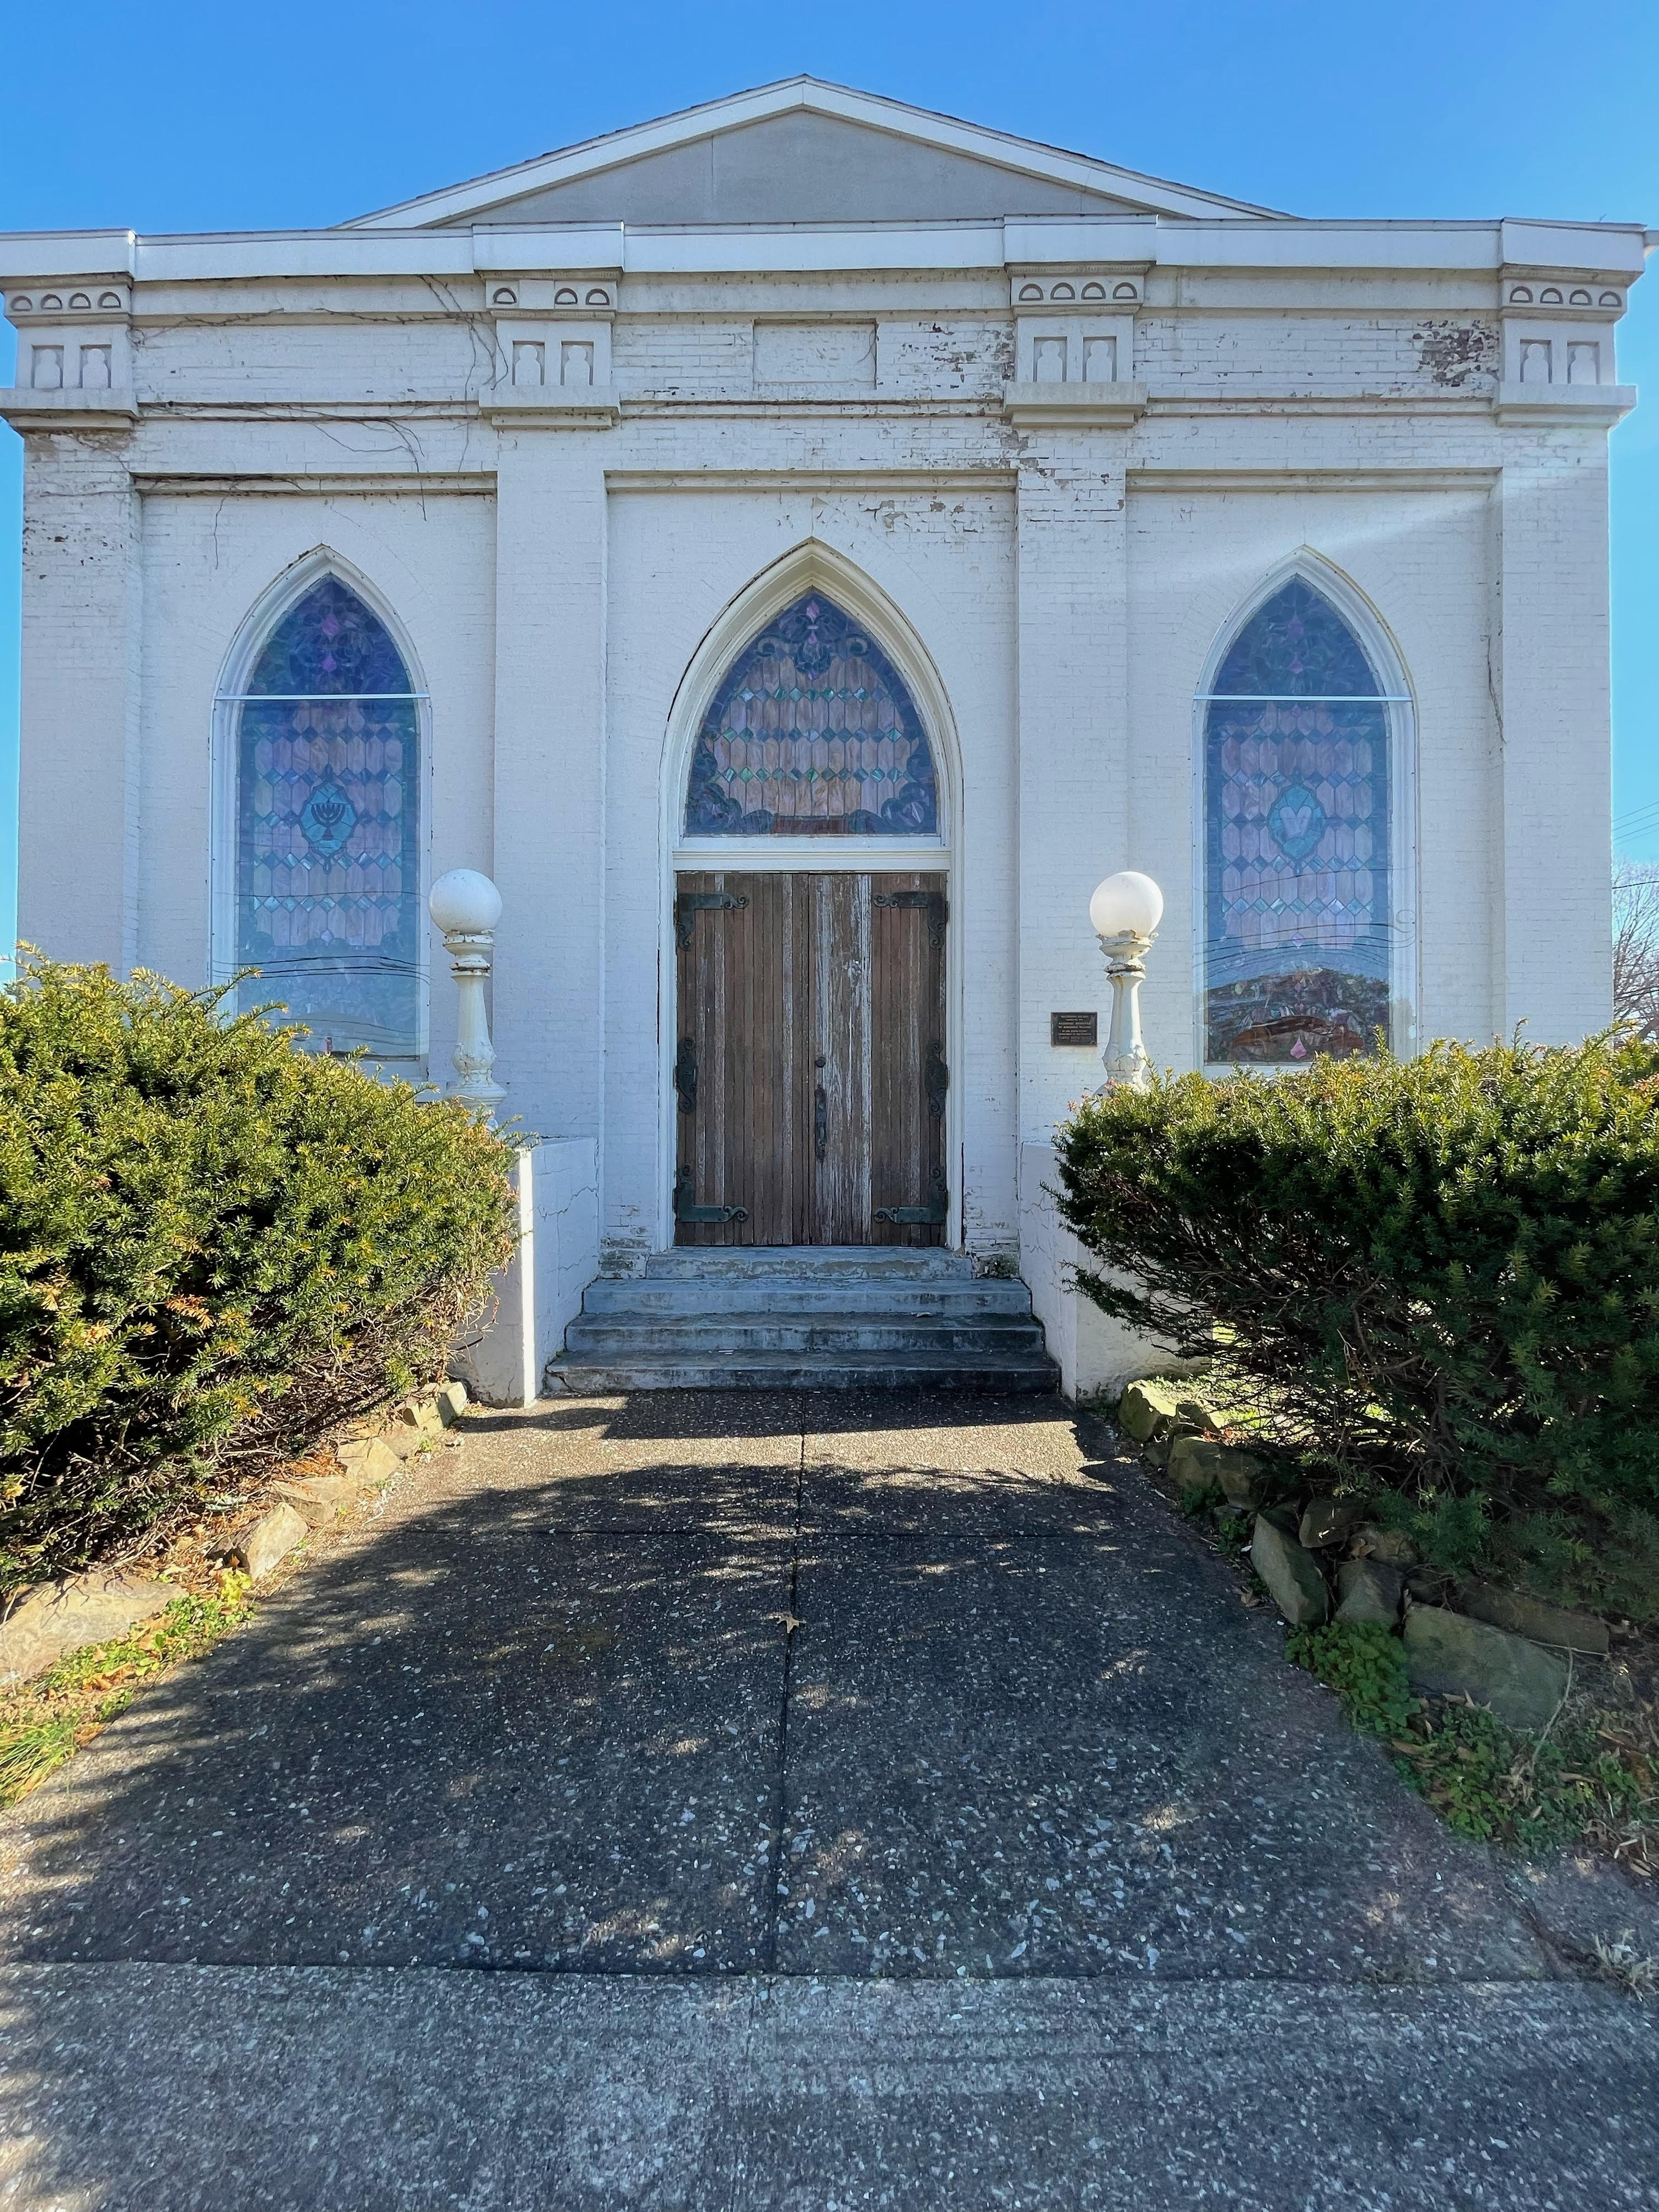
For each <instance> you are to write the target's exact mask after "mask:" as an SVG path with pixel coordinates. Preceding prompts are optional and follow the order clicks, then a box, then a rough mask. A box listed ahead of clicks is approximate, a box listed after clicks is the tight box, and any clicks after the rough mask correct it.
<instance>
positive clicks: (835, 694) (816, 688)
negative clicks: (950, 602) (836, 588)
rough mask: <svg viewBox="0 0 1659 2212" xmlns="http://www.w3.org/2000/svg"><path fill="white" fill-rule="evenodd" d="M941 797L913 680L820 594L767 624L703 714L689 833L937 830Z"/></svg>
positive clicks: (903, 833) (914, 833)
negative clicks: (910, 687) (906, 678)
mask: <svg viewBox="0 0 1659 2212" xmlns="http://www.w3.org/2000/svg"><path fill="white" fill-rule="evenodd" d="M938 831H939V794H938V788H937V785H936V781H935V779H934V775H933V752H932V750H931V749H930V747H929V745H928V742H927V732H926V731H925V730H924V729H923V727H922V724H921V716H920V715H919V714H917V712H916V709H915V704H914V702H912V700H911V697H910V694H909V692H908V690H907V689H906V688H905V684H904V679H903V678H902V677H901V676H900V674H899V672H898V671H897V670H896V668H895V667H894V665H893V664H892V662H891V661H890V659H888V657H887V655H886V654H885V653H884V652H883V651H882V649H881V647H879V646H878V644H877V643H876V641H875V640H874V639H873V638H872V636H871V635H870V633H869V632H868V630H866V629H863V628H862V627H861V626H860V624H858V623H855V622H854V621H853V620H852V619H851V617H849V616H848V615H846V614H844V613H843V612H842V610H841V609H840V608H839V607H838V606H836V605H835V603H834V602H833V601H832V600H830V599H827V598H826V597H825V596H824V594H823V592H808V593H807V594H806V595H805V598H803V599H797V600H796V602H795V604H794V605H793V606H792V607H789V608H788V609H787V610H786V611H785V612H784V613H782V614H781V615H780V616H778V617H776V619H775V621H773V622H772V623H769V624H768V626H767V628H766V629H764V630H763V631H762V633H761V635H759V636H758V637H757V638H756V640H755V641H754V642H753V643H752V644H751V645H749V646H747V647H744V651H743V652H742V653H739V654H738V657H737V659H736V660H735V661H734V662H733V663H732V667H731V669H730V670H729V671H728V672H727V674H726V678H725V680H724V682H723V683H722V684H721V685H720V690H719V692H718V693H717V695H716V696H715V699H714V704H713V705H712V706H711V707H710V708H709V710H708V714H706V715H705V716H704V718H703V725H702V730H701V731H700V732H698V736H697V743H696V750H695V751H694V752H693V754H692V757H691V773H690V778H689V780H688V782H687V787H686V799H685V833H686V835H687V836H689V837H709V836H725V837H836V836H841V837H849V836H855V837H931V836H937V835H938Z"/></svg>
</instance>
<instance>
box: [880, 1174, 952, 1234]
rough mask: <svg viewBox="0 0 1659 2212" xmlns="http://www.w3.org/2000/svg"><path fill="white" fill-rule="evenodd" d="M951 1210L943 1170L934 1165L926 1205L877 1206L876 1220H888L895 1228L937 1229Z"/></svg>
mask: <svg viewBox="0 0 1659 2212" xmlns="http://www.w3.org/2000/svg"><path fill="white" fill-rule="evenodd" d="M950 1211H951V1194H950V1192H949V1190H947V1189H946V1188H945V1170H944V1169H943V1168H939V1167H936V1168H935V1169H934V1170H933V1181H932V1184H931V1187H930V1190H929V1195H928V1200H927V1205H926V1206H878V1207H877V1208H876V1218H877V1220H878V1221H890V1222H891V1223H892V1224H893V1225H894V1227H895V1228H896V1229H937V1228H939V1227H940V1226H941V1225H942V1224H943V1223H944V1220H945V1216H946V1215H947V1214H948V1213H949V1212H950Z"/></svg>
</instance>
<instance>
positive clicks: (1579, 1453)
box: [1059, 1038, 1659, 1566]
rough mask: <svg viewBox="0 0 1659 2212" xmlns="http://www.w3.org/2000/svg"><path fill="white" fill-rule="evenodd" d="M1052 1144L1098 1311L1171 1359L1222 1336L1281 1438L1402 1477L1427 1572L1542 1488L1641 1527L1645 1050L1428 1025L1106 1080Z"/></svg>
mask: <svg viewBox="0 0 1659 2212" xmlns="http://www.w3.org/2000/svg"><path fill="white" fill-rule="evenodd" d="M1059 1152H1060V1182H1061V1189H1060V1210H1061V1212H1062V1213H1063V1215H1064V1217H1065V1218H1066V1221H1067V1222H1068V1224H1069V1225H1070V1226H1071V1227H1072V1228H1073V1230H1074V1231H1075V1232H1076V1233H1077V1235H1078V1237H1079V1239H1080V1240H1081V1242H1082V1243H1083V1245H1084V1246H1085V1249H1086V1250H1087V1252H1088V1253H1089V1254H1090V1255H1091V1256H1092V1258H1093V1261H1095V1263H1096V1264H1095V1265H1094V1266H1093V1267H1091V1268H1089V1269H1085V1271H1083V1272H1082V1273H1080V1276H1079V1281H1080V1284H1081V1286H1082V1288H1083V1289H1084V1290H1085V1291H1086V1292H1087V1294H1088V1295H1089V1296H1090V1297H1092V1298H1093V1299H1094V1300H1095V1302H1096V1303H1097V1304H1098V1305H1100V1306H1101V1307H1102V1308H1103V1310H1105V1311H1106V1312H1108V1313H1109V1314H1112V1315H1114V1316H1116V1317H1117V1318H1119V1319H1120V1320H1122V1321H1125V1322H1130V1323H1133V1324H1137V1325H1139V1326H1140V1327H1142V1328H1148V1329H1151V1330H1152V1331H1153V1332H1155V1333H1156V1334H1158V1335H1160V1336H1162V1337H1164V1338H1165V1339H1166V1340H1170V1341H1172V1342H1174V1343H1175V1344H1176V1346H1177V1347H1178V1348H1179V1349H1180V1350H1182V1352H1203V1351H1206V1350H1210V1351H1213V1350H1214V1349H1215V1348H1216V1347H1217V1346H1218V1345H1219V1346H1221V1347H1222V1349H1223V1350H1224V1351H1225V1364H1226V1365H1227V1366H1228V1368H1229V1369H1230V1370H1231V1373H1232V1375H1233V1376H1235V1377H1237V1380H1238V1382H1239V1383H1241V1384H1242V1385H1243V1387H1244V1388H1246V1389H1250V1390H1253V1391H1254V1392H1255V1393H1256V1394H1257V1395H1258V1396H1259V1397H1260V1398H1261V1401H1263V1402H1264V1403H1266V1404H1269V1405H1271V1407H1273V1411H1274V1413H1275V1416H1276V1418H1277V1419H1278V1420H1279V1426H1280V1434H1281V1437H1284V1438H1285V1439H1286V1440H1287V1441H1288V1442H1290V1443H1292V1444H1296V1445H1299V1446H1300V1447H1301V1448H1302V1449H1304V1451H1305V1452H1307V1453H1309V1454H1310V1455H1315V1456H1316V1457H1317V1458H1318V1459H1319V1461H1320V1462H1322V1464H1323V1465H1325V1466H1327V1467H1329V1468H1334V1470H1336V1472H1337V1473H1338V1474H1340V1475H1341V1476H1344V1477H1345V1478H1346V1479H1347V1480H1350V1481H1353V1482H1356V1483H1358V1484H1359V1485H1360V1486H1376V1485H1377V1484H1379V1483H1388V1484H1391V1485H1393V1486H1395V1487H1397V1488H1398V1489H1399V1490H1400V1491H1401V1492H1402V1493H1403V1494H1405V1495H1406V1496H1407V1497H1408V1498H1410V1500H1411V1511H1412V1514H1413V1516H1415V1518H1416V1520H1417V1522H1419V1534H1425V1535H1426V1536H1427V1538H1428V1540H1429V1544H1430V1548H1431V1553H1434V1555H1436V1556H1437V1557H1438V1558H1439V1559H1440V1560H1441V1561H1442V1563H1443V1564H1445V1565H1449V1566H1466V1565H1468V1564H1470V1563H1471V1562H1472V1561H1473V1560H1474V1559H1475V1558H1477V1557H1479V1556H1481V1555H1482V1554H1483V1553H1485V1552H1486V1549H1487V1548H1488V1547H1489V1544H1490V1541H1491V1535H1492V1530H1491V1527H1490V1523H1491V1522H1492V1518H1493V1517H1494V1516H1496V1517H1497V1518H1498V1519H1501V1520H1503V1521H1504V1522H1510V1521H1511V1520H1513V1519H1515V1518H1516V1516H1522V1515H1526V1514H1534V1515H1535V1514H1538V1513H1545V1514H1547V1513H1549V1512H1550V1511H1552V1510H1556V1511H1559V1510H1563V1506H1564V1502H1565V1510H1567V1511H1568V1514H1569V1519H1570V1521H1571V1523H1572V1525H1574V1526H1575V1527H1582V1526H1583V1525H1587V1524H1585V1523H1584V1522H1583V1512H1588V1513H1589V1515H1590V1516H1591V1519H1592V1521H1595V1516H1600V1519H1599V1521H1595V1526H1596V1527H1597V1528H1600V1529H1601V1530H1603V1531H1605V1530H1607V1529H1608V1528H1613V1527H1615V1526H1616V1525H1618V1522H1619V1520H1620V1516H1630V1515H1631V1514H1632V1513H1635V1514H1637V1515H1638V1516H1641V1519H1642V1526H1643V1528H1644V1530H1646V1529H1650V1516H1651V1514H1652V1512H1653V1510H1655V1509H1656V1508H1659V1049H1656V1048H1655V1047H1654V1046H1652V1045H1651V1044H1648V1043H1638V1042H1629V1041H1620V1040H1619V1039H1608V1038H1601V1039H1596V1040H1594V1041H1592V1042H1590V1043H1588V1044H1585V1045H1582V1046H1577V1047H1574V1048H1563V1049H1559V1050H1543V1049H1540V1048H1527V1047H1523V1046H1521V1045H1519V1044H1516V1045H1512V1046H1503V1047H1494V1048H1492V1049H1491V1050H1489V1051H1480V1052H1476V1051H1470V1050H1467V1049H1465V1048H1462V1047H1460V1046H1456V1045H1449V1044H1440V1045H1436V1046H1435V1047H1433V1048H1432V1049H1431V1051H1430V1052H1428V1053H1427V1054H1425V1055H1424V1057H1422V1058H1421V1059H1419V1060H1407V1061H1401V1060H1392V1059H1389V1058H1386V1057H1383V1058H1378V1059H1375V1060H1341V1061H1337V1060H1316V1061H1314V1062H1313V1063H1311V1064H1310V1066H1309V1067H1308V1069H1307V1070H1306V1071H1305V1072H1303V1073H1298V1074H1297V1075H1295V1076H1291V1077H1285V1078H1280V1079H1272V1078H1268V1077H1263V1076H1259V1075H1243V1076H1237V1077H1233V1078H1231V1079H1226V1080H1225V1081H1221V1082H1211V1081H1208V1080H1206V1079H1204V1078H1203V1077H1200V1076H1195V1075H1194V1076H1184V1077H1181V1078H1178V1079H1170V1080H1167V1081H1163V1082H1156V1083H1154V1084H1153V1085H1152V1087H1151V1088H1150V1089H1149V1090H1147V1091H1132V1090H1127V1089H1124V1088H1121V1087H1120V1088H1114V1089H1113V1090H1111V1091H1109V1092H1107V1093H1106V1094H1105V1095H1104V1096H1103V1097H1100V1098H1097V1099H1091V1100H1088V1101H1086V1102H1085V1103H1084V1104H1083V1105H1082V1106H1080V1107H1079V1109H1077V1111H1076V1113H1075V1114H1074V1115H1073V1119H1072V1120H1071V1121H1070V1122H1069V1123H1068V1124H1067V1126H1066V1127H1065V1128H1064V1129H1063V1130H1062V1131H1061V1133H1060V1139H1059ZM1581 1509H1582V1511H1581ZM1634 1525H1635V1524H1632V1526H1634ZM1599 1541H1601V1539H1600V1538H1599V1537H1598V1538H1596V1539H1595V1541H1593V1542H1592V1545H1591V1548H1592V1550H1594V1549H1595V1546H1596V1543H1597V1542H1599Z"/></svg>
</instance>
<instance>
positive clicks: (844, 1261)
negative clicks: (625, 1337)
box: [635, 1244, 974, 1282]
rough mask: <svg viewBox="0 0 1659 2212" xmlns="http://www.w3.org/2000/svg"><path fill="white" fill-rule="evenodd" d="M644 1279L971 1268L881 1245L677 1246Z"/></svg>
mask: <svg viewBox="0 0 1659 2212" xmlns="http://www.w3.org/2000/svg"><path fill="white" fill-rule="evenodd" d="M645 1273H646V1275H647V1278H657V1279H674V1278H684V1277H687V1276H690V1277H692V1278H695V1279H697V1280H700V1281H704V1282H708V1281H717V1282H745V1281H756V1280H759V1279H765V1278H770V1277H774V1276H778V1275H783V1276H787V1277H790V1278H791V1279H799V1280H802V1281H807V1280H840V1279H844V1278H846V1277H848V1276H852V1277H854V1278H858V1279H865V1280H868V1281H872V1282H880V1281H891V1280H896V1279H900V1278H907V1279H927V1280H930V1281H942V1282H971V1281H972V1280H973V1279H974V1271H973V1267H972V1266H971V1264H970V1263H969V1261H968V1260H967V1259H966V1258H965V1257H964V1256H963V1254H961V1253H960V1252H940V1251H931V1250H930V1251H920V1252H913V1251H909V1250H908V1249H905V1248H904V1247H902V1246H900V1245H885V1244H777V1245H765V1244H756V1245H720V1246H710V1247H707V1248H701V1247H697V1246H693V1245H681V1246H677V1247H676V1248H675V1249H673V1250H672V1251H669V1252H653V1253H652V1254H651V1255H649V1257H648V1258H647V1261H646V1263H645ZM635 1280H637V1278H635Z"/></svg>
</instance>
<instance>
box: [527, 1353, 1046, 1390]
mask: <svg viewBox="0 0 1659 2212" xmlns="http://www.w3.org/2000/svg"><path fill="white" fill-rule="evenodd" d="M1058 1383H1059V1370H1057V1369H1056V1367H1055V1366H1054V1362H1053V1360H1051V1359H1050V1358H1048V1354H1047V1353H1046V1352H1024V1353H1014V1352H986V1353H984V1354H983V1355H982V1356H981V1357H980V1358H975V1359H972V1360H964V1359H963V1358H962V1357H961V1356H959V1355H958V1354H956V1353H951V1354H949V1355H942V1354H933V1355H931V1356H930V1355H928V1354H927V1353H923V1352H914V1353H910V1354H908V1355H905V1354H900V1355H898V1356H897V1357H894V1358H889V1357H888V1356H886V1355H885V1354H884V1353H881V1352H842V1353H838V1354H836V1356H835V1357H833V1358H824V1359H814V1358H810V1357H809V1358H801V1357H800V1356H799V1354H796V1353H793V1352H770V1353H767V1352H754V1353H746V1354H745V1355H744V1358H741V1359H739V1360H730V1359H722V1360H719V1361H714V1362H707V1361H701V1360H696V1359H682V1358H674V1357H671V1356H666V1355H665V1356H659V1358H658V1359H657V1360H656V1361H655V1362H654V1363H652V1364H647V1363H646V1362H645V1361H644V1360H643V1359H641V1360H638V1361H634V1360H627V1361H616V1362H611V1363H605V1364H599V1363H594V1362H588V1361H581V1360H576V1359H571V1358H567V1357H565V1356H563V1355H561V1356H560V1358H557V1359H553V1360H550V1361H549V1363H548V1366H547V1372H546V1375H545V1377H544V1386H543V1387H544V1389H545V1390H546V1391H547V1393H548V1395H550V1396H554V1397H561V1396H564V1395H567V1394H568V1395H574V1396H577V1397H599V1396H606V1395H611V1393H613V1392H616V1391H622V1390H926V1389H942V1390H995V1391H1007V1392H1015V1393H1019V1394H1021V1395H1024V1393H1026V1392H1028V1391H1046V1390H1053V1389H1056V1388H1057V1387H1058Z"/></svg>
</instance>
